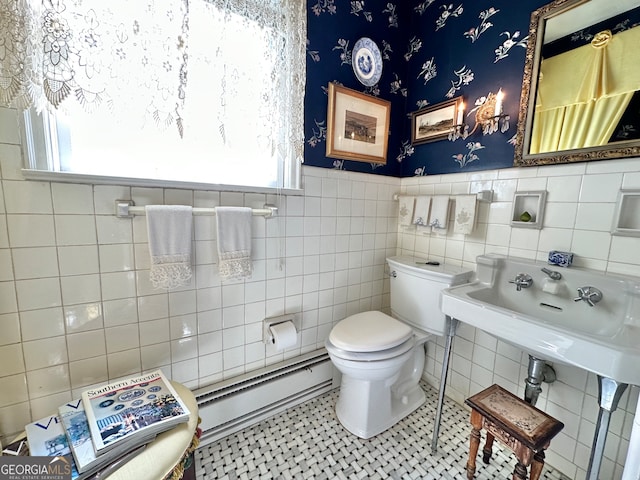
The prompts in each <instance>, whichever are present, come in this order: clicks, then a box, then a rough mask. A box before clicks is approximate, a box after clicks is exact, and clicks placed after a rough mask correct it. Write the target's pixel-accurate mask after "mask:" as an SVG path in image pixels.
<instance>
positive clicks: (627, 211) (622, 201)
mask: <svg viewBox="0 0 640 480" xmlns="http://www.w3.org/2000/svg"><path fill="white" fill-rule="evenodd" d="M611 234H612V235H623V236H627V237H640V190H620V193H618V202H617V203H616V211H615V214H614V215H613V226H612V228H611Z"/></svg>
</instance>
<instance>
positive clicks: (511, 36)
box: [305, 0, 547, 177]
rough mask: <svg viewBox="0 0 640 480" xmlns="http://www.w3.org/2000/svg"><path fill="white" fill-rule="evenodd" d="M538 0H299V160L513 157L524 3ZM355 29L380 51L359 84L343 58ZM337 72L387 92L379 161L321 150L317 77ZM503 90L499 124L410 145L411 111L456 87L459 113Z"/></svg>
mask: <svg viewBox="0 0 640 480" xmlns="http://www.w3.org/2000/svg"><path fill="white" fill-rule="evenodd" d="M545 3H547V1H546V0H522V1H520V2H513V1H510V0H473V1H471V0H460V1H458V2H455V3H449V1H448V0H395V2H389V1H381V0H356V1H347V0H307V11H308V14H307V18H308V27H307V28H308V34H307V89H306V97H305V140H306V146H305V164H306V165H311V166H317V167H325V168H336V169H343V170H349V171H356V172H366V173H374V174H381V175H391V176H398V177H410V176H415V175H432V174H441V173H454V172H460V171H472V170H486V169H495V168H507V167H511V166H512V165H513V149H514V146H513V137H514V135H515V132H516V123H517V118H518V108H519V104H520V91H521V85H522V74H523V68H524V58H525V50H526V42H527V34H528V28H529V21H530V16H531V12H532V11H533V10H535V9H536V8H538V7H540V6H542V5H544V4H545ZM361 37H369V38H371V39H372V40H373V41H374V42H376V44H377V45H378V47H379V49H380V51H381V54H382V57H383V71H382V77H381V79H380V81H379V82H378V84H377V85H374V86H373V87H364V86H363V85H362V84H360V82H359V81H358V80H357V79H356V77H355V75H354V73H353V69H352V67H351V50H352V48H353V45H354V44H355V42H356V41H357V40H358V39H359V38H361ZM329 82H337V83H340V84H342V85H344V86H345V87H348V88H352V89H354V90H358V91H361V92H364V93H367V94H371V95H375V96H377V97H379V98H383V99H386V100H389V101H391V121H390V135H389V149H388V153H387V164H386V165H382V166H381V165H376V164H370V163H364V162H356V161H350V160H336V159H332V158H328V157H326V156H325V148H326V127H327V85H328V83H329ZM499 90H502V93H503V94H504V100H503V106H504V114H506V115H507V116H508V117H509V121H508V123H506V124H504V125H503V127H504V132H502V131H500V130H498V131H497V132H496V133H493V134H492V135H483V133H482V129H480V128H478V129H476V131H475V132H474V133H473V134H472V135H470V136H469V137H467V138H466V139H462V138H460V139H458V140H456V141H449V140H440V141H436V142H431V143H426V144H422V145H415V146H412V145H411V112H413V111H416V110H419V109H421V108H424V107H427V106H430V105H435V104H438V103H440V102H443V101H446V100H449V99H452V98H456V97H459V96H462V97H463V99H464V103H465V105H466V108H465V122H466V123H467V124H468V125H469V126H470V129H471V130H473V127H474V125H475V122H474V118H475V117H474V115H475V110H477V108H478V107H479V106H480V105H481V104H482V103H483V102H484V101H485V100H486V99H487V97H488V96H489V94H494V95H495V94H497V93H498V91H499Z"/></svg>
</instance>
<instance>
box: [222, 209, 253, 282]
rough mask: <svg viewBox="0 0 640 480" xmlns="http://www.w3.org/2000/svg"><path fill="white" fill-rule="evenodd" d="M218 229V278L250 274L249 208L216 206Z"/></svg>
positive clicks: (251, 266)
mask: <svg viewBox="0 0 640 480" xmlns="http://www.w3.org/2000/svg"><path fill="white" fill-rule="evenodd" d="M216 226H217V230H218V270H219V273H220V278H221V279H223V280H227V279H241V278H245V277H249V276H251V273H252V269H253V265H252V263H251V209H250V208H246V207H216Z"/></svg>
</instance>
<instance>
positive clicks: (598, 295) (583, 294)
mask: <svg viewBox="0 0 640 480" xmlns="http://www.w3.org/2000/svg"><path fill="white" fill-rule="evenodd" d="M600 300H602V292H601V291H600V290H598V289H597V288H596V287H580V288H578V296H577V297H576V298H574V299H573V301H574V302H579V301H583V302H587V304H588V305H589V306H590V307H594V306H595V305H596V303H598V302H599V301H600Z"/></svg>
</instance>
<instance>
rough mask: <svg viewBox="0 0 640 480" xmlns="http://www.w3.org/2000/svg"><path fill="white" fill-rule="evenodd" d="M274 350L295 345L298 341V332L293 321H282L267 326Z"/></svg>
mask: <svg viewBox="0 0 640 480" xmlns="http://www.w3.org/2000/svg"><path fill="white" fill-rule="evenodd" d="M269 332H271V336H272V338H273V340H272V342H273V344H274V345H275V347H276V350H284V349H285V348H291V347H295V345H296V344H297V343H298V332H297V331H296V326H295V325H294V324H293V322H291V321H288V322H282V323H277V324H275V325H271V326H270V327H269Z"/></svg>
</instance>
